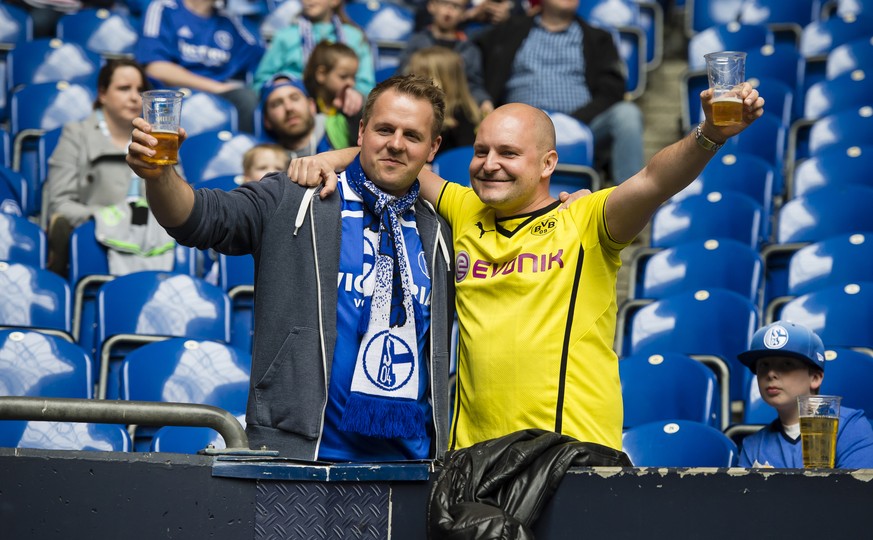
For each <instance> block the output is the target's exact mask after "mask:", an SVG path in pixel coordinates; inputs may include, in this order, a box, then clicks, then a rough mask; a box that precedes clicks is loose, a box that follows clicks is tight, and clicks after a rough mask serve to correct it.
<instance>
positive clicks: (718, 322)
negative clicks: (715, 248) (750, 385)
mask: <svg viewBox="0 0 873 540" xmlns="http://www.w3.org/2000/svg"><path fill="white" fill-rule="evenodd" d="M626 327H627V328H626ZM757 328H758V310H757V307H756V306H755V305H754V304H752V302H750V301H749V300H748V299H747V298H744V297H743V296H741V295H739V294H737V293H735V292H732V291H727V290H724V289H716V288H713V289H705V290H699V291H695V292H683V293H679V294H675V295H673V296H669V297H666V298H661V299H658V300H656V301H655V302H652V303H651V304H649V305H647V306H645V307H643V308H642V309H640V310H639V311H637V312H636V313H635V314H634V315H633V317H632V318H630V319H629V321H628V322H627V324H625V325H624V326H619V327H617V328H616V349H617V350H616V352H618V353H619V356H624V355H638V354H644V355H650V354H664V353H667V352H680V353H683V354H687V355H690V356H693V357H695V358H696V359H700V360H702V361H706V362H707V363H708V364H709V365H713V366H718V365H721V366H724V367H726V368H727V377H725V375H722V376H720V377H719V380H720V382H721V384H725V381H726V380H729V381H730V382H729V383H728V384H729V388H730V396H731V399H732V400H739V399H742V395H743V387H744V383H745V381H746V378H747V373H746V372H747V371H748V370H747V369H746V367H745V366H743V365H742V364H740V363H739V361H738V360H737V354H739V353H740V352H742V351H744V350H746V348H748V345H749V342H750V340H751V338H752V334H753V333H754V332H755V330H756V329H757Z"/></svg>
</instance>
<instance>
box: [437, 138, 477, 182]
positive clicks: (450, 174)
mask: <svg viewBox="0 0 873 540" xmlns="http://www.w3.org/2000/svg"><path fill="white" fill-rule="evenodd" d="M472 159H473V147H472V146H458V147H457V148H452V149H450V150H446V151H445V152H441V153H439V154H437V156H436V157H435V158H434V160H433V171H434V172H435V173H436V174H438V175H440V176H441V177H443V178H444V179H446V180H447V181H449V182H456V183H458V184H461V185H462V186H469V185H470V161H471V160H472Z"/></svg>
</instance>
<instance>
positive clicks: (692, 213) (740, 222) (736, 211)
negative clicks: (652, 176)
mask: <svg viewBox="0 0 873 540" xmlns="http://www.w3.org/2000/svg"><path fill="white" fill-rule="evenodd" d="M763 220H764V209H763V208H761V205H759V204H758V203H757V202H755V201H754V200H752V198H751V197H747V196H746V195H743V194H741V193H734V192H731V191H725V192H723V193H722V192H711V193H707V194H706V195H694V196H691V197H687V198H685V199H683V200H681V201H678V202H671V203H668V204H665V205H663V206H661V207H660V208H659V209H658V210H657V211H656V212H655V214H654V216H652V220H651V246H652V247H671V246H676V245H679V244H682V243H685V242H690V241H692V240H709V239H710V238H730V239H733V240H737V241H738V242H741V243H743V244H746V245H748V246H750V247H752V248H755V249H757V248H758V246H760V244H761V240H762V233H763V228H762V227H763Z"/></svg>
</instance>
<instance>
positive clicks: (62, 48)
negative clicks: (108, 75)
mask: <svg viewBox="0 0 873 540" xmlns="http://www.w3.org/2000/svg"><path fill="white" fill-rule="evenodd" d="M100 64H101V59H100V55H99V54H97V53H94V52H91V51H88V50H86V49H84V48H83V47H82V46H80V45H78V44H77V43H65V42H63V41H61V40H60V39H55V38H52V39H49V38H43V39H33V40H30V41H27V42H24V43H19V44H18V45H17V46H16V47H15V49H13V50H12V51H10V52H9V54H8V55H7V56H6V68H7V72H6V89H7V90H8V91H10V92H11V91H14V90H15V89H16V88H18V87H21V86H25V85H31V84H40V83H48V82H59V81H67V82H69V83H82V84H84V85H86V86H89V87H92V88H93V87H96V84H95V83H96V81H97V72H98V71H99V70H100Z"/></svg>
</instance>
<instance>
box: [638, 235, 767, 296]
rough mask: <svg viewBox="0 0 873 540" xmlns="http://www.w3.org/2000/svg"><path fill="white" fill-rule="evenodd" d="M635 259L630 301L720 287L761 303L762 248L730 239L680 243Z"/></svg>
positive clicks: (642, 252)
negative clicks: (759, 252)
mask: <svg viewBox="0 0 873 540" xmlns="http://www.w3.org/2000/svg"><path fill="white" fill-rule="evenodd" d="M639 253H641V254H642V256H635V257H634V258H633V260H632V262H631V267H630V274H631V282H630V289H629V291H628V299H629V300H637V299H657V298H666V297H668V296H672V295H674V294H678V293H681V292H685V291H697V290H700V289H710V288H715V287H718V288H720V289H727V290H729V291H733V292H735V293H737V294H740V295H742V296H744V297H745V298H747V299H748V300H749V301H750V302H754V303H757V302H758V294H759V292H760V288H761V284H762V279H763V264H764V263H763V261H762V260H761V256H760V255H759V254H758V251H757V250H755V249H753V248H751V247H750V246H749V245H747V244H743V243H740V242H737V241H736V240H731V239H728V238H719V239H709V240H697V241H692V242H688V243H684V244H679V245H676V246H673V247H670V248H667V249H663V250H660V251H657V252H655V253H654V254H651V255H649V256H646V254H645V250H640V251H639Z"/></svg>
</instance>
